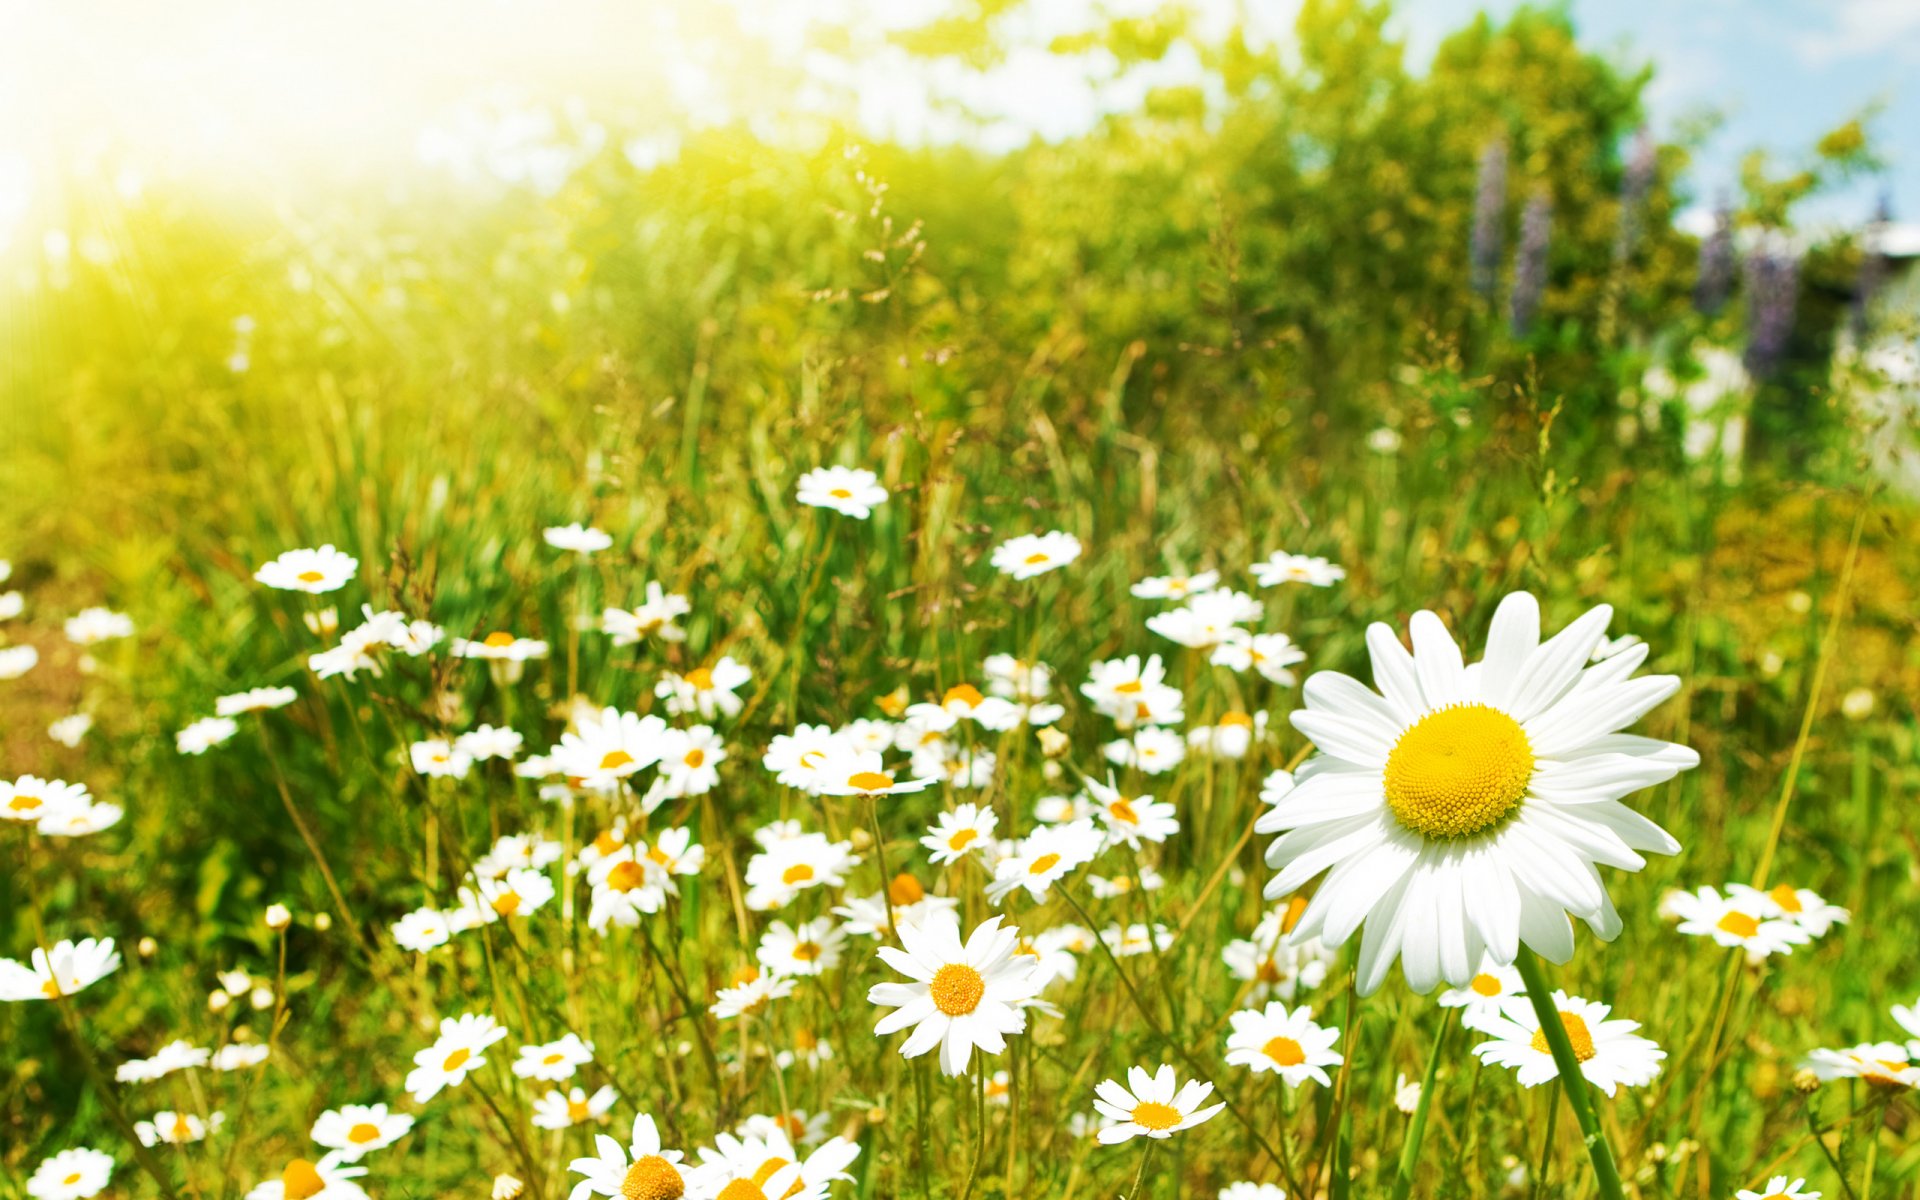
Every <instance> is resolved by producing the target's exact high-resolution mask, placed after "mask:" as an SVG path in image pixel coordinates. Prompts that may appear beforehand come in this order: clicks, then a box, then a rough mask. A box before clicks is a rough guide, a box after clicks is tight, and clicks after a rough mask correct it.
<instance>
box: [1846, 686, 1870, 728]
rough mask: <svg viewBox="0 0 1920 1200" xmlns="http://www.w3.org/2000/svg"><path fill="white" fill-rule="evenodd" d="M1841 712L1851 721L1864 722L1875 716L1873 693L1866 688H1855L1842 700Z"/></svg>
mask: <svg viewBox="0 0 1920 1200" xmlns="http://www.w3.org/2000/svg"><path fill="white" fill-rule="evenodd" d="M1840 712H1841V714H1842V715H1843V716H1845V717H1846V718H1847V720H1849V721H1864V720H1866V719H1867V718H1868V717H1870V716H1872V715H1873V693H1872V692H1871V691H1869V690H1868V689H1866V688H1863V687H1859V688H1854V689H1853V690H1852V691H1850V692H1848V693H1847V694H1846V695H1845V696H1843V697H1841V699H1840Z"/></svg>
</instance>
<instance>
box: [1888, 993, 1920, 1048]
mask: <svg viewBox="0 0 1920 1200" xmlns="http://www.w3.org/2000/svg"><path fill="white" fill-rule="evenodd" d="M1893 1019H1894V1020H1895V1021H1897V1022H1899V1023H1900V1028H1902V1029H1904V1030H1906V1031H1907V1032H1908V1033H1910V1034H1912V1035H1913V1039H1914V1040H1913V1041H1911V1042H1909V1043H1908V1045H1909V1046H1910V1047H1912V1049H1913V1051H1914V1053H1916V1054H1920V1000H1915V1001H1914V1002H1913V1003H1912V1004H1896V1005H1894V1006H1893Z"/></svg>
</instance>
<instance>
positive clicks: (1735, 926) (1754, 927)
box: [1667, 887, 1813, 962]
mask: <svg viewBox="0 0 1920 1200" xmlns="http://www.w3.org/2000/svg"><path fill="white" fill-rule="evenodd" d="M1747 892H1748V893H1749V895H1748V897H1747V898H1746V900H1745V901H1740V900H1735V899H1734V898H1732V897H1731V896H1722V895H1721V894H1720V891H1719V889H1717V888H1713V887H1702V888H1700V890H1699V891H1697V892H1682V893H1680V894H1679V895H1677V896H1673V897H1670V898H1669V899H1668V901H1667V904H1668V907H1669V908H1671V909H1672V910H1673V912H1674V914H1675V915H1677V916H1678V917H1679V918H1680V926H1679V928H1680V932H1681V933H1688V934H1693V935H1694V936H1696V937H1710V938H1712V939H1713V940H1714V941H1715V942H1717V943H1719V944H1720V945H1722V946H1726V947H1728V948H1729V949H1740V950H1745V951H1746V952H1747V961H1748V962H1759V961H1760V960H1761V959H1763V958H1765V957H1767V956H1768V955H1769V954H1792V953H1793V948H1794V947H1795V946H1804V945H1806V944H1807V943H1808V942H1810V941H1812V940H1813V935H1812V934H1810V933H1808V932H1807V931H1806V930H1805V929H1802V928H1801V927H1800V926H1798V925H1795V924H1794V923H1793V922H1792V921H1788V920H1786V919H1784V918H1781V917H1774V916H1767V915H1766V913H1767V911H1768V910H1769V909H1774V907H1775V906H1774V905H1773V904H1772V902H1771V901H1770V900H1769V899H1768V898H1767V896H1766V895H1765V894H1764V893H1762V892H1756V891H1754V890H1753V889H1752V888H1748V889H1747Z"/></svg>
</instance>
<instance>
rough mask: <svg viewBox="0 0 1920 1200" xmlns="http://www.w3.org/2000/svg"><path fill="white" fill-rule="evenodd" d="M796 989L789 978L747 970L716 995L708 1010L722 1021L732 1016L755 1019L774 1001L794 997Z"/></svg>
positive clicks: (787, 976) (790, 977)
mask: <svg viewBox="0 0 1920 1200" xmlns="http://www.w3.org/2000/svg"><path fill="white" fill-rule="evenodd" d="M795 986H796V984H795V982H794V977H793V976H792V975H775V974H773V973H771V972H768V971H755V970H752V969H749V970H747V971H743V972H741V973H740V974H739V975H736V976H735V977H734V980H733V982H732V983H730V984H728V985H727V986H726V987H723V988H721V989H720V990H719V991H717V992H715V993H714V997H713V1003H712V1004H711V1005H709V1006H708V1007H707V1011H708V1012H710V1013H712V1014H713V1015H714V1017H715V1018H716V1019H718V1020H722V1021H729V1020H732V1019H733V1018H734V1017H757V1016H759V1015H760V1014H761V1013H763V1012H765V1011H767V1005H769V1004H771V1003H773V1002H774V1001H775V1000H779V999H781V998H783V997H786V996H791V995H793V989H794V987H795Z"/></svg>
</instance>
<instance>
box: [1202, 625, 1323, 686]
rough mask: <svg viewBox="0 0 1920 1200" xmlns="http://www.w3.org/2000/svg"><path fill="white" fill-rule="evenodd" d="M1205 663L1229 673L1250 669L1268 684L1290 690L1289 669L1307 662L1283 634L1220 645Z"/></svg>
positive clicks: (1252, 636) (1257, 635)
mask: <svg viewBox="0 0 1920 1200" xmlns="http://www.w3.org/2000/svg"><path fill="white" fill-rule="evenodd" d="M1207 661H1208V662H1210V663H1212V664H1213V665H1214V666H1216V667H1225V668H1227V669H1228V670H1230V671H1245V670H1247V669H1248V668H1249V667H1251V668H1252V669H1253V670H1254V671H1256V672H1258V673H1259V675H1260V678H1262V679H1264V680H1266V681H1267V682H1268V683H1277V684H1279V685H1281V686H1282V687H1292V686H1293V685H1294V684H1295V683H1296V682H1298V680H1296V679H1295V678H1294V674H1293V671H1292V668H1293V667H1296V666H1298V665H1300V664H1301V663H1303V662H1305V661H1307V652H1306V651H1305V650H1302V649H1301V648H1300V647H1298V646H1296V645H1294V644H1293V639H1292V638H1290V637H1288V636H1287V635H1286V634H1284V633H1256V634H1253V635H1251V636H1249V637H1244V638H1235V639H1231V640H1228V641H1224V642H1221V643H1220V644H1219V645H1218V646H1215V647H1214V648H1213V654H1212V655H1211V656H1210V657H1209V658H1208V659H1207Z"/></svg>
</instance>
